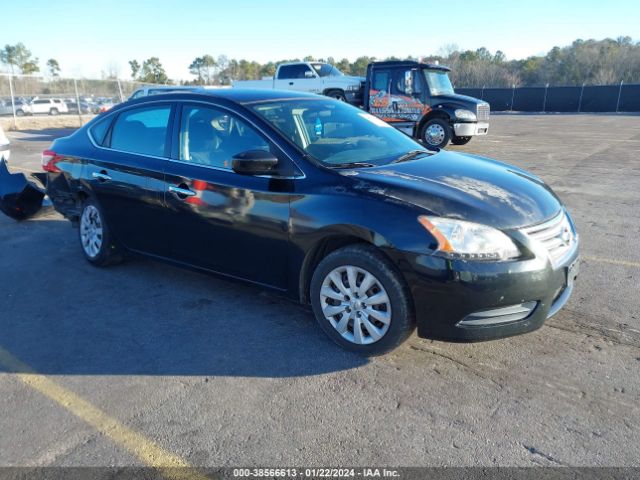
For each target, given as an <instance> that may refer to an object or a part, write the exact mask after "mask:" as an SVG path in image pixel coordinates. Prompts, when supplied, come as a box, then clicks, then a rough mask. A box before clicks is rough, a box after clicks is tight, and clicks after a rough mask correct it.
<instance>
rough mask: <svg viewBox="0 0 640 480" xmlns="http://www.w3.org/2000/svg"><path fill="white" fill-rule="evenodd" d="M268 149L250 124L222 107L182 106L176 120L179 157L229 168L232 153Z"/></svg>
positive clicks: (207, 164) (183, 159)
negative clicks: (178, 130)
mask: <svg viewBox="0 0 640 480" xmlns="http://www.w3.org/2000/svg"><path fill="white" fill-rule="evenodd" d="M247 150H265V151H268V150H269V144H268V143H267V141H266V140H265V139H264V138H263V137H262V136H261V135H260V134H259V133H257V132H256V131H255V130H254V129H253V127H250V126H249V125H247V123H246V122H244V121H243V120H240V119H239V118H237V117H236V116H234V115H229V114H228V113H227V112H225V111H224V110H219V109H216V108H211V107H199V106H198V107H196V106H190V105H185V106H184V107H183V109H182V119H181V121H180V160H182V161H185V162H193V163H197V164H199V165H206V166H210V167H217V168H226V169H229V170H231V161H232V159H233V157H234V155H237V154H238V153H242V152H246V151H247Z"/></svg>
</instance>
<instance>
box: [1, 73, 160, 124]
mask: <svg viewBox="0 0 640 480" xmlns="http://www.w3.org/2000/svg"><path fill="white" fill-rule="evenodd" d="M152 85H153V84H148V83H141V82H133V81H127V80H114V79H107V80H88V79H73V78H59V77H56V78H49V77H39V76H33V75H10V74H0V118H9V119H10V118H13V121H12V125H13V128H14V129H19V127H20V125H21V124H22V123H24V120H22V118H25V119H26V118H27V117H31V118H37V117H40V118H42V117H45V116H48V117H59V118H60V120H61V121H66V124H68V125H72V124H76V125H78V126H81V125H83V124H84V123H86V122H87V121H88V120H90V119H91V118H93V116H94V115H97V114H99V113H101V112H104V111H107V110H109V109H110V108H111V107H113V106H114V105H117V104H118V103H120V102H123V101H125V100H127V98H129V96H130V95H131V94H132V93H133V92H134V91H136V90H137V89H139V88H141V87H144V86H152ZM74 117H75V118H74ZM41 123H42V122H41ZM59 123H60V122H59Z"/></svg>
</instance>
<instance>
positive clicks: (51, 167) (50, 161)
mask: <svg viewBox="0 0 640 480" xmlns="http://www.w3.org/2000/svg"><path fill="white" fill-rule="evenodd" d="M60 160H62V157H61V156H60V155H58V154H57V153H56V152H54V151H53V150H45V151H44V152H42V169H43V170H44V171H45V172H59V171H60V169H59V168H58V167H57V166H56V163H58V162H59V161H60Z"/></svg>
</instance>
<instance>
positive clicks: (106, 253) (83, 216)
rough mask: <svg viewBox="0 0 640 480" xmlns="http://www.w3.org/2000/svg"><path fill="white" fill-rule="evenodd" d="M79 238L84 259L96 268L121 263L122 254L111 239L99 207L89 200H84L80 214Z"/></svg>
mask: <svg viewBox="0 0 640 480" xmlns="http://www.w3.org/2000/svg"><path fill="white" fill-rule="evenodd" d="M79 223H80V225H79V229H78V230H79V237H80V246H81V247H82V253H84V256H85V258H86V259H87V260H88V261H89V263H91V264H92V265H95V266H97V267H105V266H107V265H113V264H115V263H119V262H120V261H122V253H121V252H120V249H119V248H118V246H117V245H116V243H115V241H114V240H113V238H112V237H111V232H110V230H109V227H108V226H107V224H106V222H105V219H104V215H103V214H102V210H101V209H100V206H99V205H98V204H97V203H96V202H95V201H94V200H93V199H91V198H88V199H87V200H85V202H84V204H83V205H82V213H80V222H79Z"/></svg>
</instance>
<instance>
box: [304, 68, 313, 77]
mask: <svg viewBox="0 0 640 480" xmlns="http://www.w3.org/2000/svg"><path fill="white" fill-rule="evenodd" d="M313 77H314V75H313V72H312V71H311V70H305V72H304V78H313Z"/></svg>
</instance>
